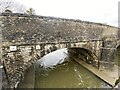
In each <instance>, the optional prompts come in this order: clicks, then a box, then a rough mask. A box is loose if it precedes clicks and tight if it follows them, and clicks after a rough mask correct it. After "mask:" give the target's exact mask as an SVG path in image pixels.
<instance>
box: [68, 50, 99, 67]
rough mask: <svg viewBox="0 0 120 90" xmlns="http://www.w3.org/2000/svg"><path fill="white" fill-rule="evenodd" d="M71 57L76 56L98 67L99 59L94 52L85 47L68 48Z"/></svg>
mask: <svg viewBox="0 0 120 90" xmlns="http://www.w3.org/2000/svg"><path fill="white" fill-rule="evenodd" d="M68 52H69V53H70V56H71V57H74V58H78V59H80V60H82V61H84V62H86V63H88V64H91V65H92V66H94V67H96V68H99V59H98V58H97V56H96V54H95V53H93V52H92V51H90V50H88V49H85V48H69V50H68Z"/></svg>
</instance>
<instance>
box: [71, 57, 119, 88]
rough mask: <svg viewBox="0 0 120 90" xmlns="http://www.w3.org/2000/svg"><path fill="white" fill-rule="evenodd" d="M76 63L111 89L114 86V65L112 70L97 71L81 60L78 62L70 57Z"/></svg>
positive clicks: (116, 68) (116, 67)
mask: <svg viewBox="0 0 120 90" xmlns="http://www.w3.org/2000/svg"><path fill="white" fill-rule="evenodd" d="M72 58H73V59H74V60H75V61H76V62H77V63H79V64H81V65H82V66H83V67H85V68H86V69H88V70H89V71H91V72H92V73H93V74H95V75H96V76H97V77H99V78H100V79H102V80H103V81H104V82H106V83H108V84H109V85H110V86H111V87H113V86H114V85H115V82H116V80H117V79H118V77H119V76H118V66H116V65H114V67H113V70H112V71H110V70H101V71H100V70H98V69H97V68H95V67H93V66H91V65H89V64H87V63H85V62H84V61H82V60H78V59H76V58H75V57H72Z"/></svg>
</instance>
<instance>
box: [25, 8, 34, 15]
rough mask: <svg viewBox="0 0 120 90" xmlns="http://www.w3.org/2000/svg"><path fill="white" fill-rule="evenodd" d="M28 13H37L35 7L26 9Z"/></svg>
mask: <svg viewBox="0 0 120 90" xmlns="http://www.w3.org/2000/svg"><path fill="white" fill-rule="evenodd" d="M26 14H29V15H35V10H34V9H33V8H29V9H28V10H27V11H26Z"/></svg>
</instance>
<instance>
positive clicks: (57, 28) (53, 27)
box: [1, 14, 118, 42]
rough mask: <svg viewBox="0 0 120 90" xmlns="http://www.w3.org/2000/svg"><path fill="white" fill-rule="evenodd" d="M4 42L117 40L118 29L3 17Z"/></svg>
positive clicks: (59, 19)
mask: <svg viewBox="0 0 120 90" xmlns="http://www.w3.org/2000/svg"><path fill="white" fill-rule="evenodd" d="M1 17H2V22H3V25H2V26H3V27H2V28H3V32H2V34H3V40H4V41H10V42H16V41H20V42H22V41H25V42H55V41H83V40H93V39H95V40H102V39H103V38H106V37H111V36H112V37H115V38H117V34H118V33H117V31H118V30H117V28H116V27H112V26H108V25H104V24H100V23H92V22H86V21H81V20H72V19H61V18H54V17H43V16H24V15H17V14H12V15H3V16H1Z"/></svg>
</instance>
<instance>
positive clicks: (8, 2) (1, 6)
mask: <svg viewBox="0 0 120 90" xmlns="http://www.w3.org/2000/svg"><path fill="white" fill-rule="evenodd" d="M5 10H11V11H12V12H14V13H25V12H26V7H25V6H24V5H21V4H20V3H17V2H14V1H13V0H0V13H2V12H4V11H5Z"/></svg>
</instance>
